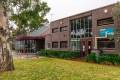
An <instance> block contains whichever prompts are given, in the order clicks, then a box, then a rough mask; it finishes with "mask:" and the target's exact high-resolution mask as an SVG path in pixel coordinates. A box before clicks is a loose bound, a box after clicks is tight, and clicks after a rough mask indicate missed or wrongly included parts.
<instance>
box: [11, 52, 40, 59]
mask: <svg viewBox="0 0 120 80" xmlns="http://www.w3.org/2000/svg"><path fill="white" fill-rule="evenodd" d="M28 54H30V53H27V54H26V55H23V53H22V54H20V53H19V54H17V53H16V52H15V51H13V58H14V59H31V58H42V57H39V56H37V55H35V54H33V55H32V54H30V55H28Z"/></svg>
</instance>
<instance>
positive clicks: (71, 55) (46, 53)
mask: <svg viewBox="0 0 120 80" xmlns="http://www.w3.org/2000/svg"><path fill="white" fill-rule="evenodd" d="M38 55H40V56H47V57H56V58H64V59H68V58H76V57H79V56H80V53H79V52H72V51H54V50H41V51H40V52H38Z"/></svg>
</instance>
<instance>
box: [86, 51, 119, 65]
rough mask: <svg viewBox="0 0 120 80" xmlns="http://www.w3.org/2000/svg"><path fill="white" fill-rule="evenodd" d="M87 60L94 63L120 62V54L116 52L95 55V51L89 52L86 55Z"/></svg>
mask: <svg viewBox="0 0 120 80" xmlns="http://www.w3.org/2000/svg"><path fill="white" fill-rule="evenodd" d="M86 60H87V61H90V62H91V61H92V62H95V63H102V62H106V61H107V62H110V63H112V64H120V56H119V55H118V54H101V55H99V56H96V53H91V54H89V55H88V56H87V57H86Z"/></svg>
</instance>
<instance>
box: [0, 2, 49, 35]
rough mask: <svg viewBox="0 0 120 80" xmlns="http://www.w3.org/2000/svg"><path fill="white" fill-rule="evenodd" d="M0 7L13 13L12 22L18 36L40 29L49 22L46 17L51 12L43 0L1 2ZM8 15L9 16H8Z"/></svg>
mask: <svg viewBox="0 0 120 80" xmlns="http://www.w3.org/2000/svg"><path fill="white" fill-rule="evenodd" d="M0 7H2V8H4V10H5V12H6V13H8V12H9V13H11V16H9V17H10V18H9V19H10V20H12V21H15V24H16V25H17V26H18V29H17V30H16V31H15V33H16V34H17V35H19V34H25V33H27V32H31V31H33V30H36V29H38V28H39V27H40V26H41V25H43V23H45V22H46V21H48V20H47V19H46V18H45V16H46V14H47V13H48V12H49V11H50V8H49V7H48V5H47V3H46V2H44V1H42V0H0ZM7 15H8V14H7Z"/></svg>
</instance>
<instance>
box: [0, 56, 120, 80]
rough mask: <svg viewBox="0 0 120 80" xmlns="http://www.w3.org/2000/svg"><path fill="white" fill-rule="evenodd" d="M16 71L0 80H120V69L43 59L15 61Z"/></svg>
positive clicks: (7, 73)
mask: <svg viewBox="0 0 120 80" xmlns="http://www.w3.org/2000/svg"><path fill="white" fill-rule="evenodd" d="M14 63H15V67H16V70H15V71H13V72H4V73H1V74H0V80H120V68H119V67H114V66H105V65H97V64H92V63H86V62H77V61H71V60H62V59H55V58H41V59H28V60H15V61H14Z"/></svg>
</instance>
